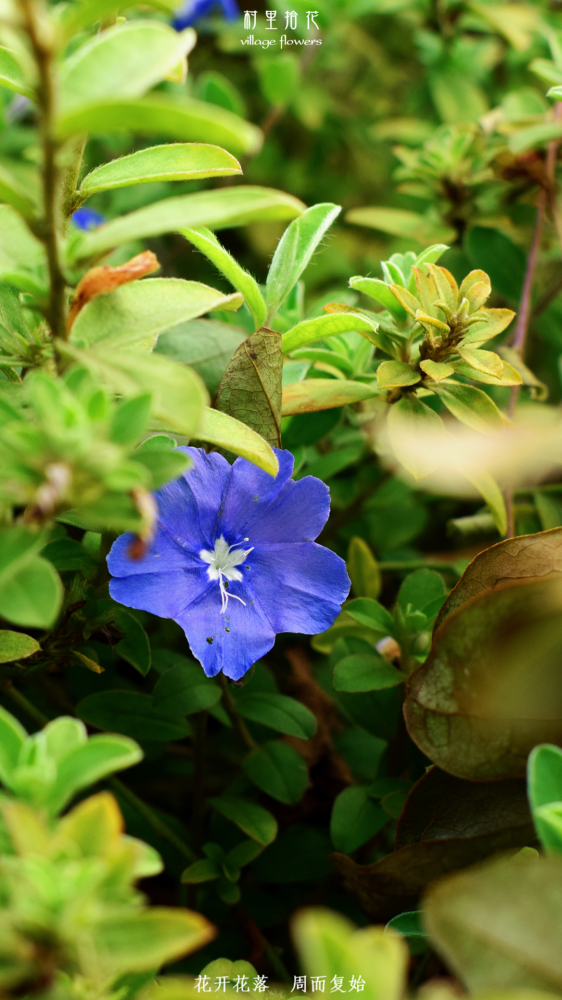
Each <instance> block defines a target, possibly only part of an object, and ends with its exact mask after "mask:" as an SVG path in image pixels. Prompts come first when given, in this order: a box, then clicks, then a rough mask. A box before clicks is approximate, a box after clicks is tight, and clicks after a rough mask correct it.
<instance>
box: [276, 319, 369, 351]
mask: <svg viewBox="0 0 562 1000" xmlns="http://www.w3.org/2000/svg"><path fill="white" fill-rule="evenodd" d="M376 329H377V324H376V323H375V322H371V321H370V320H368V319H366V318H365V316H360V315H358V314H356V313H353V312H345V313H332V314H331V315H329V316H316V317H315V318H314V319H305V320H303V322H302V323H297V325H296V326H294V327H293V328H292V330H288V331H287V333H284V334H283V351H284V353H285V354H291V353H292V351H294V350H296V349H297V348H299V347H304V346H305V345H306V344H312V343H314V341H315V340H326V339H327V338H328V337H333V336H335V335H336V334H339V333H348V332H349V331H353V330H356V331H357V332H358V333H363V334H364V335H365V336H366V338H367V340H371V337H372V335H373V332H374V331H375V330H376Z"/></svg>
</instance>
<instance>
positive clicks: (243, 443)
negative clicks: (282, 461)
mask: <svg viewBox="0 0 562 1000" xmlns="http://www.w3.org/2000/svg"><path fill="white" fill-rule="evenodd" d="M197 438H198V439H199V440H200V441H208V442H209V444H214V445H216V447H218V448H225V449H226V450H227V451H232V452H234V454H235V455H240V456H241V457H242V458H247V459H248V461H249V462H253V463H254V465H257V466H258V468H260V469H263V470H264V472H269V474H270V476H276V475H277V473H278V472H279V462H278V460H277V455H276V454H275V452H274V451H273V449H272V448H271V447H270V445H269V444H268V443H267V441H264V439H263V438H262V437H260V435H259V434H257V433H256V431H253V430H252V429H251V428H250V427H248V426H247V425H246V424H243V423H242V422H241V421H240V420H235V419H234V417H231V416H229V414H228V413H221V412H220V411H219V410H212V409H211V408H210V407H209V406H205V407H204V408H203V414H202V417H201V421H200V423H199V427H198V430H197Z"/></svg>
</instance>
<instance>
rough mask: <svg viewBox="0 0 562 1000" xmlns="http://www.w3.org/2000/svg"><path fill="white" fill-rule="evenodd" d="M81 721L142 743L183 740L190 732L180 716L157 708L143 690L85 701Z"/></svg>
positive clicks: (78, 709) (104, 694) (80, 709)
mask: <svg viewBox="0 0 562 1000" xmlns="http://www.w3.org/2000/svg"><path fill="white" fill-rule="evenodd" d="M76 714H77V715H78V718H80V719H84V722H88V723H89V724H90V725H92V726H95V727H96V728H97V729H104V730H106V731H109V732H116V733H123V734H124V735H125V736H132V738H133V739H139V740H157V741H160V740H162V741H168V740H181V739H183V738H184V736H187V735H188V734H189V732H190V728H189V726H188V724H187V722H186V721H185V720H184V719H183V718H182V717H181V716H180V715H178V713H177V712H176V713H170V712H164V711H163V710H162V709H156V708H155V707H154V705H153V703H152V698H151V696H150V695H149V694H141V692H140V691H113V690H112V691H100V692H98V693H97V694H90V695H88V696H87V697H86V698H83V699H82V701H81V702H79V704H78V705H77V707H76Z"/></svg>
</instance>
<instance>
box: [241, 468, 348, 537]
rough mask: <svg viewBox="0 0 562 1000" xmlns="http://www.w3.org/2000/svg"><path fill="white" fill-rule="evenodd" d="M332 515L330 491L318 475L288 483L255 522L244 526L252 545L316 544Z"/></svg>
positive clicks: (261, 511)
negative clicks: (276, 543) (313, 542)
mask: <svg viewBox="0 0 562 1000" xmlns="http://www.w3.org/2000/svg"><path fill="white" fill-rule="evenodd" d="M329 513H330V491H329V489H328V487H327V486H326V484H325V483H323V482H322V480H320V479H316V478H315V477H314V476H305V477H304V479H301V480H299V482H298V483H295V482H293V480H292V479H290V480H289V482H288V483H285V485H284V486H283V489H282V490H281V491H280V492H279V494H278V496H277V497H275V498H274V499H273V500H272V501H270V503H269V504H267V505H265V504H264V505H263V506H258V509H257V511H256V513H255V516H254V519H253V521H251V522H249V523H248V524H247V525H245V527H244V531H245V532H247V533H248V534H249V537H250V544H252V545H257V544H258V543H262V542H312V541H314V539H315V538H317V537H318V535H319V534H320V532H321V531H322V528H323V527H324V525H325V524H326V521H327V520H328V515H329Z"/></svg>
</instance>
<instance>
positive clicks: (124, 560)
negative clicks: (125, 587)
mask: <svg viewBox="0 0 562 1000" xmlns="http://www.w3.org/2000/svg"><path fill="white" fill-rule="evenodd" d="M134 539H135V535H132V534H130V533H129V532H127V534H126V535H120V536H119V538H118V539H117V541H116V542H114V543H113V545H112V546H111V552H110V553H109V555H108V557H107V565H108V568H109V572H110V573H111V575H112V576H139V575H144V574H145V573H168V572H175V571H176V570H177V571H181V570H183V569H190V568H192V567H193V566H194V565H199V562H200V560H199V559H198V558H196V556H195V555H190V553H189V552H188V551H186V550H184V549H182V548H180V547H179V546H178V545H176V543H175V542H174V541H172V539H171V538H170V537H169V535H168V534H167V533H166V532H165V531H163V530H162V528H159V529H158V531H157V532H156V536H155V538H154V541H153V542H152V545H151V546H150V550H149V552H147V553H146V555H144V556H143V557H142V559H131V557H130V556H129V549H130V546H131V543H132V542H133V541H134ZM200 548H201V546H200V545H199V547H198V549H197V555H198V554H199V550H200ZM195 560H196V561H195Z"/></svg>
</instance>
